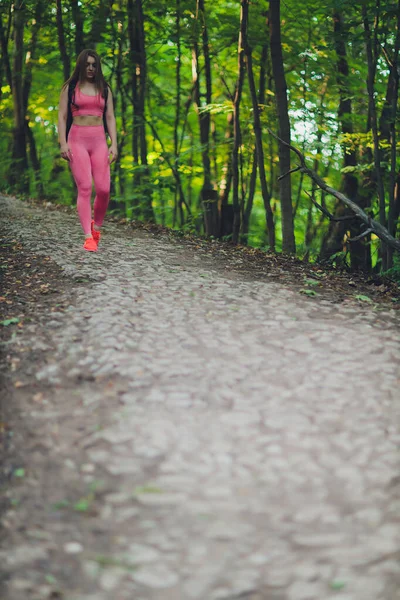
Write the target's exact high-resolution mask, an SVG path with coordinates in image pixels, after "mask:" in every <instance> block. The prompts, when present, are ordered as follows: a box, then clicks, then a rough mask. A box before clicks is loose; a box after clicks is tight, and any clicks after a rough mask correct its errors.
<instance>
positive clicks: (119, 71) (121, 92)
mask: <svg viewBox="0 0 400 600" xmlns="http://www.w3.org/2000/svg"><path fill="white" fill-rule="evenodd" d="M123 4H124V0H120V10H121V13H122V14H124V13H123V12H122V10H123V8H124V6H123ZM122 26H123V25H122ZM123 42H124V36H123V32H122V31H121V32H120V35H119V39H118V60H117V67H116V81H117V91H118V94H119V97H120V98H121V103H120V106H121V108H120V111H119V113H120V116H121V122H122V128H121V131H120V132H119V135H118V156H122V154H123V151H124V146H125V140H126V132H127V121H126V109H127V104H126V94H125V89H124V82H123V73H122V69H123ZM116 171H117V174H118V182H119V191H120V195H121V196H122V197H123V196H124V194H125V174H124V169H123V168H122V165H121V161H120V160H118V161H117V163H116Z"/></svg>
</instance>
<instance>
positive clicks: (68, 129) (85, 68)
mask: <svg viewBox="0 0 400 600" xmlns="http://www.w3.org/2000/svg"><path fill="white" fill-rule="evenodd" d="M106 131H107V132H108V134H109V136H110V138H111V146H110V149H109V148H108V146H107V141H106ZM58 134H59V142H60V149H61V156H62V158H64V159H65V160H68V161H69V164H70V166H71V171H72V175H73V177H74V179H75V183H76V185H77V188H78V200H77V208H78V214H79V219H80V222H81V225H82V229H83V233H84V234H85V243H84V245H83V247H84V248H85V250H88V251H89V252H95V251H96V250H97V246H98V244H99V241H100V235H101V234H100V229H101V226H102V224H103V221H104V217H105V214H106V211H107V206H108V201H109V198H110V164H111V163H113V162H114V161H115V160H116V159H117V128H116V124H115V116H114V106H113V97H112V93H111V89H110V88H109V86H108V84H107V83H106V82H105V80H104V77H103V73H102V71H101V64H100V57H99V56H98V54H97V53H96V52H94V51H93V50H83V51H82V52H81V53H80V55H79V56H78V59H77V61H76V67H75V70H74V72H73V73H72V75H71V77H70V78H69V79H68V81H66V82H65V84H64V85H63V88H62V90H61V96H60V105H59V114H58ZM92 179H93V181H94V187H95V191H96V197H95V200H94V220H92V208H91V195H92Z"/></svg>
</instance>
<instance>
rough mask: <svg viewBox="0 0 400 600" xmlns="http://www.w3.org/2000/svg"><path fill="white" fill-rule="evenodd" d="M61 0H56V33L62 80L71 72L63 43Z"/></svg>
mask: <svg viewBox="0 0 400 600" xmlns="http://www.w3.org/2000/svg"><path fill="white" fill-rule="evenodd" d="M62 13H63V11H62V0H57V34H58V47H59V49H60V55H61V62H62V64H63V73H64V81H67V79H68V78H69V75H70V72H71V64H70V60H69V56H68V52H67V48H66V45H65V35H64V23H63V18H62Z"/></svg>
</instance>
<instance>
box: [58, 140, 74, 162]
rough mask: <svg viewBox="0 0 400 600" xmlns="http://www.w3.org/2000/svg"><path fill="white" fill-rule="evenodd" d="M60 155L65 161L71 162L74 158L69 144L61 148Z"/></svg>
mask: <svg viewBox="0 0 400 600" xmlns="http://www.w3.org/2000/svg"><path fill="white" fill-rule="evenodd" d="M60 154H61V157H62V158H63V159H64V160H68V161H70V160H71V158H72V152H71V149H70V147H69V146H68V144H61V146H60Z"/></svg>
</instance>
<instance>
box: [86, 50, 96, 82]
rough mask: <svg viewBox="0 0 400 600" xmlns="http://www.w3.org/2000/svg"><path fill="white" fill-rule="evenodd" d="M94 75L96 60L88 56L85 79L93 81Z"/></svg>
mask: <svg viewBox="0 0 400 600" xmlns="http://www.w3.org/2000/svg"><path fill="white" fill-rule="evenodd" d="M95 75H96V59H95V58H93V56H88V58H87V61H86V79H87V80H88V81H94V77H95Z"/></svg>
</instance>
